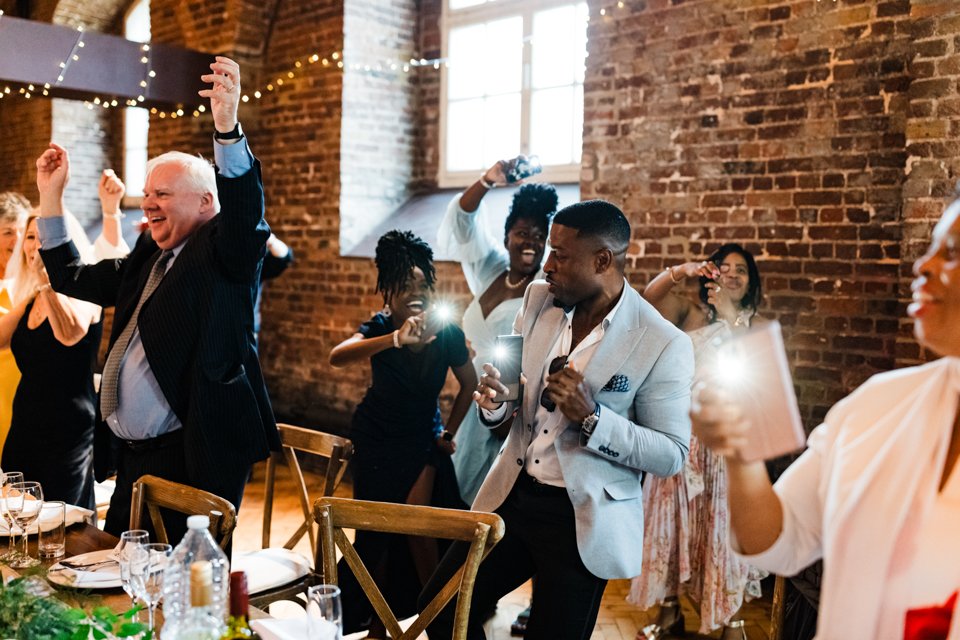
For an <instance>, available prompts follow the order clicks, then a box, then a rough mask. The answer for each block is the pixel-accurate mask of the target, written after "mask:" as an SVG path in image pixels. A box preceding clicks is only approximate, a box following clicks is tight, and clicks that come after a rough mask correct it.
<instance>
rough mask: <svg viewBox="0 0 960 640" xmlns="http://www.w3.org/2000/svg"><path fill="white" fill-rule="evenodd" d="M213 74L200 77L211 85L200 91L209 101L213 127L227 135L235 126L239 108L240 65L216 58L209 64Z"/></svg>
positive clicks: (223, 58) (221, 57)
mask: <svg viewBox="0 0 960 640" xmlns="http://www.w3.org/2000/svg"><path fill="white" fill-rule="evenodd" d="M210 69H211V70H212V71H213V73H208V74H205V75H202V76H200V79H201V80H203V81H204V82H209V83H210V84H211V85H213V86H212V87H211V88H210V89H202V90H201V91H200V92H199V93H200V96H201V97H203V98H209V99H210V113H211V114H212V115H213V126H214V127H216V129H217V131H219V132H220V133H229V132H231V131H233V129H234V128H235V127H236V126H237V109H238V108H239V106H240V65H238V64H237V63H236V62H234V61H233V60H231V59H230V58H226V57H224V56H217V57H216V62H212V63H211V64H210Z"/></svg>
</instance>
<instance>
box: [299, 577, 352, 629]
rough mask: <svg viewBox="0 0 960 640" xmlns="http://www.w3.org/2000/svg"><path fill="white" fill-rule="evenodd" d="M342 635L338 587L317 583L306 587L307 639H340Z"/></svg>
mask: <svg viewBox="0 0 960 640" xmlns="http://www.w3.org/2000/svg"><path fill="white" fill-rule="evenodd" d="M342 637H343V614H342V609H341V608H340V587H338V586H337V585H335V584H318V585H316V586H314V587H309V588H307V640H340V638H342Z"/></svg>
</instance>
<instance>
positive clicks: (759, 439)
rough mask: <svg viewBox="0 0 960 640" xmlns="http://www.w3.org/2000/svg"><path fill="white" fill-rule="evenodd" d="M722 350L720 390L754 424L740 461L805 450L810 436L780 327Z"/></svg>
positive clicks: (769, 325) (758, 329) (772, 325)
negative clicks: (799, 405) (798, 402)
mask: <svg viewBox="0 0 960 640" xmlns="http://www.w3.org/2000/svg"><path fill="white" fill-rule="evenodd" d="M718 349H719V351H718V353H717V363H716V364H717V369H718V376H717V379H718V380H722V382H720V383H719V386H720V387H721V388H724V390H725V391H726V392H727V393H728V394H730V395H731V396H732V397H733V398H735V399H736V401H737V402H738V403H739V404H740V408H741V410H742V411H743V417H744V418H745V419H746V420H747V421H748V423H749V425H750V427H749V431H748V433H747V438H746V439H747V444H746V445H745V446H744V447H743V448H742V449H741V451H740V455H741V457H742V459H743V460H744V461H746V462H753V461H757V460H770V459H771V458H776V457H778V456H782V455H785V454H787V453H792V452H794V451H798V450H800V449H802V448H803V445H804V443H805V441H806V435H805V434H804V431H803V423H802V422H801V420H800V409H799V407H798V406H797V396H796V393H795V392H794V389H793V379H792V378H791V377H790V367H789V365H788V363H787V353H786V350H785V349H784V346H783V334H782V332H781V330H780V323H779V322H777V321H773V322H766V323H764V324H761V325H758V326H755V327H754V328H752V329H750V330H749V331H747V332H746V333H743V334H740V335H738V336H735V337H733V338H731V339H729V340H727V341H726V342H724V343H723V344H722V345H720V346H719V348H718Z"/></svg>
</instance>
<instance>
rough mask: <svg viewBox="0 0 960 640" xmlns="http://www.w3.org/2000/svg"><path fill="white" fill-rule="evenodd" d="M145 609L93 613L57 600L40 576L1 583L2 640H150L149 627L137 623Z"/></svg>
mask: <svg viewBox="0 0 960 640" xmlns="http://www.w3.org/2000/svg"><path fill="white" fill-rule="evenodd" d="M141 608H142V607H139V606H138V607H134V608H133V609H130V610H129V611H126V612H124V613H122V614H117V613H114V612H113V610H112V609H110V607H104V606H100V607H96V608H94V609H93V610H92V611H91V612H90V613H87V612H86V611H84V610H83V609H79V608H75V607H71V606H70V605H68V604H67V603H65V602H63V601H62V600H60V599H58V598H57V597H56V595H54V594H53V592H52V591H51V590H50V588H49V587H48V586H47V584H46V583H45V582H44V581H43V580H42V579H40V578H39V577H37V576H29V577H24V578H16V579H14V580H11V581H10V582H8V583H7V584H2V581H0V638H16V639H17V640H89V639H91V638H93V639H95V640H111V639H114V638H140V639H143V640H150V639H151V637H152V634H151V633H150V631H149V630H148V629H147V625H145V624H142V623H140V622H134V617H135V616H136V614H137V611H139V610H140V609H141Z"/></svg>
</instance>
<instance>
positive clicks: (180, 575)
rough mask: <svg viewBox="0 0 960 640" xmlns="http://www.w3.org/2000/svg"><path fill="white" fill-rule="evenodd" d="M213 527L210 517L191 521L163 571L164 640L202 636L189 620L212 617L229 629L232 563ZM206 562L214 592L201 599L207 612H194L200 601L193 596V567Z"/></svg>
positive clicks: (193, 517) (180, 639)
mask: <svg viewBox="0 0 960 640" xmlns="http://www.w3.org/2000/svg"><path fill="white" fill-rule="evenodd" d="M209 528H210V517H209V516H204V515H199V516H190V517H189V518H187V533H186V535H184V536H183V540H181V541H180V544H178V545H177V546H176V548H175V549H174V550H173V554H172V555H171V556H170V561H169V563H168V564H167V568H166V570H165V571H164V572H163V619H164V623H163V633H162V635H161V637H162V638H163V640H183V639H185V638H193V637H202V636H195V635H193V634H192V633H191V632H192V631H193V629H191V628H190V627H193V626H194V624H193V623H188V617H195V616H197V615H208V616H211V617H212V618H215V619H216V620H217V621H218V622H219V625H220V630H221V631H222V630H223V627H224V626H225V620H226V614H227V586H228V584H229V576H230V563H229V561H228V560H227V556H226V554H224V553H223V551H222V550H221V549H220V547H219V546H218V545H217V543H216V542H215V541H214V540H213V537H212V536H211V535H210V531H209ZM203 562H206V563H209V567H210V592H209V594H205V596H204V598H202V599H201V600H202V601H203V602H204V603H205V604H204V605H202V607H201V608H202V609H203V611H193V609H194V607H193V606H192V603H193V602H199V601H200V600H197V599H194V598H192V597H191V570H192V565H194V564H195V563H203ZM194 571H196V570H194ZM205 571H206V569H204V572H205ZM207 595H209V597H206V596H207Z"/></svg>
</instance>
